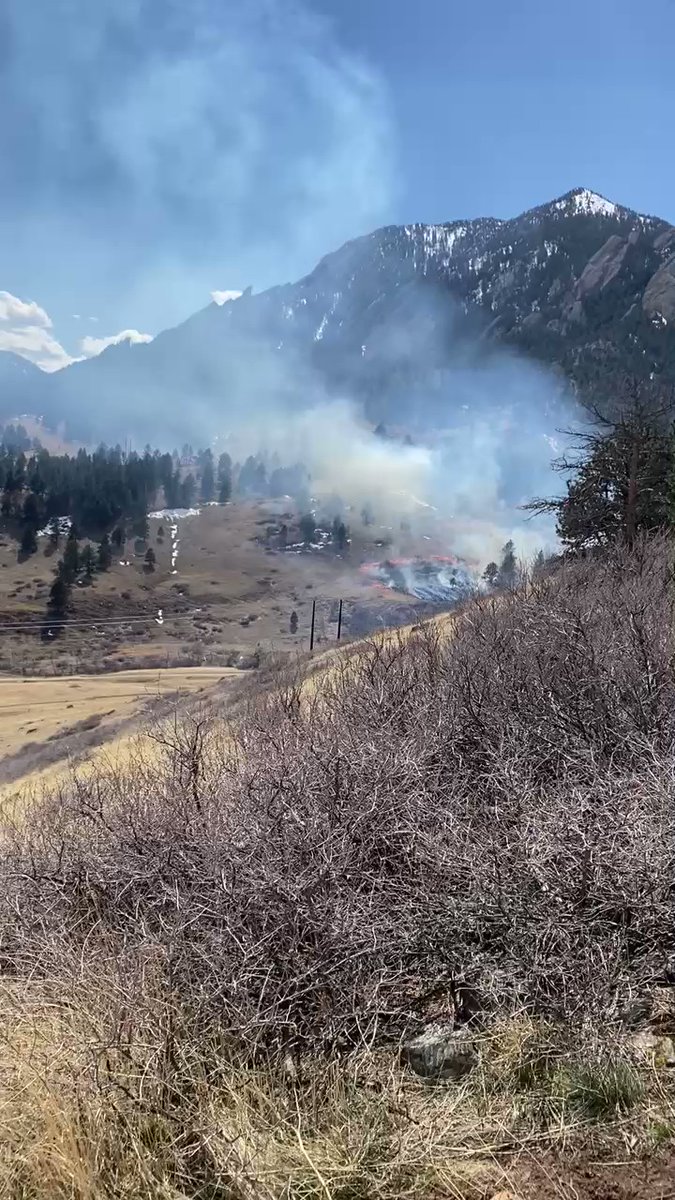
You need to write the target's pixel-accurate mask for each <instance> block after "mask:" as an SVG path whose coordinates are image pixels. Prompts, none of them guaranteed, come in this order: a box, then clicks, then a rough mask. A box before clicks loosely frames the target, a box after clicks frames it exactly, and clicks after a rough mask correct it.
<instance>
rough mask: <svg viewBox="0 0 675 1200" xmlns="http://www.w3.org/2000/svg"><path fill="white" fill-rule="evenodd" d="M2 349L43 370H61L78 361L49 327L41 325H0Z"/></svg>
mask: <svg viewBox="0 0 675 1200" xmlns="http://www.w3.org/2000/svg"><path fill="white" fill-rule="evenodd" d="M0 350H11V351H12V352H13V353H14V354H19V355H21V357H22V358H27V359H28V361H29V362H32V363H35V366H36V367H41V369H42V370H43V371H60V370H61V367H67V366H69V364H70V363H72V362H76V361H77V360H76V359H74V358H72V357H71V355H70V354H68V352H67V350H64V348H63V346H62V345H61V343H60V342H57V340H56V338H54V337H52V335H51V333H49V332H48V330H47V329H45V328H42V327H40V326H39V325H23V326H19V327H18V328H14V329H3V328H2V327H0Z"/></svg>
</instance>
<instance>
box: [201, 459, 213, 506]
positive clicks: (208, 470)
mask: <svg viewBox="0 0 675 1200" xmlns="http://www.w3.org/2000/svg"><path fill="white" fill-rule="evenodd" d="M214 491H215V472H214V470H213V454H212V453H211V451H210V450H205V451H204V456H203V460H202V474H201V480H200V498H201V499H202V500H203V501H204V503H205V504H207V503H208V502H209V501H210V500H213V494H214Z"/></svg>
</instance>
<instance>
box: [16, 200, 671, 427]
mask: <svg viewBox="0 0 675 1200" xmlns="http://www.w3.org/2000/svg"><path fill="white" fill-rule="evenodd" d="M504 349H507V350H508V351H509V352H516V353H518V354H522V355H524V356H525V357H527V358H530V359H534V360H536V361H539V362H541V363H545V364H547V365H549V366H551V367H554V368H555V369H556V370H557V371H558V372H560V373H561V374H562V375H564V376H565V377H567V378H568V379H569V380H570V381H571V382H572V384H573V386H574V387H575V388H577V389H579V390H581V391H583V390H596V391H597V390H600V391H602V390H603V389H607V388H610V389H611V387H612V379H613V378H614V377H615V376H618V375H622V374H626V373H629V374H634V375H636V376H638V377H639V376H642V377H645V378H647V377H649V376H654V375H657V376H663V377H664V379H666V380H668V381H669V382H675V227H673V226H672V225H670V224H669V223H668V222H667V221H665V220H663V219H661V218H659V217H654V216H649V215H645V214H641V213H637V212H635V211H634V210H632V209H630V208H627V207H625V206H623V205H620V204H616V203H615V202H613V201H610V200H607V199H606V198H605V197H603V196H601V195H600V194H599V193H597V192H594V191H592V190H591V189H588V188H573V189H572V190H571V191H569V192H567V193H565V194H564V195H563V196H560V197H557V198H555V199H554V200H552V201H550V202H548V203H547V204H542V205H538V206H536V207H535V208H532V209H529V210H528V211H527V212H525V213H522V214H520V215H519V216H517V217H514V218H510V219H500V218H495V217H479V218H475V219H472V220H457V221H452V222H447V223H442V224H424V223H412V224H407V225H388V226H384V227H382V228H380V229H377V230H374V231H372V232H370V233H367V234H364V235H362V236H361V237H359V238H356V239H354V240H352V241H350V242H347V243H345V244H344V245H343V246H341V247H340V248H339V249H337V250H333V251H331V252H329V253H328V254H326V255H325V256H324V257H323V258H322V259H321V260H320V261H319V262H318V263H317V265H316V267H315V268H314V269H313V270H312V271H310V272H309V274H307V275H305V276H304V277H303V278H302V279H300V280H298V281H297V282H295V283H285V284H279V285H277V286H275V287H273V288H270V289H267V290H266V291H264V292H259V293H253V292H252V291H251V289H249V290H248V291H247V292H245V293H244V294H243V295H242V296H240V297H239V298H237V299H233V300H229V301H228V302H227V303H225V304H223V305H220V306H219V305H217V304H215V303H212V304H210V305H207V306H206V307H205V308H204V309H202V310H200V311H199V312H197V313H195V314H193V315H192V316H191V317H189V318H188V319H187V320H186V321H184V322H183V323H181V324H180V325H178V326H175V327H174V328H173V329H170V330H165V331H163V332H162V333H160V334H158V335H157V337H156V338H155V339H154V341H153V342H150V343H148V344H146V345H138V346H133V347H131V346H128V345H120V346H111V347H110V348H108V349H107V350H106V351H104V353H103V354H102V355H100V356H99V357H98V358H96V359H90V360H87V361H85V362H81V363H75V364H73V365H72V366H70V367H68V368H65V369H64V370H63V371H60V372H58V373H56V374H53V375H51V376H49V377H46V380H45V381H41V386H40V387H39V388H37V390H38V391H40V392H41V393H42V396H41V400H42V408H41V411H43V412H44V414H45V416H46V418H47V419H48V420H51V421H54V420H55V419H57V420H64V419H65V421H66V423H67V425H68V426H69V428H71V429H72V430H73V431H76V430H77V427H78V426H79V429H80V431H81V432H83V433H84V434H87V433H88V434H89V435H90V436H92V435H93V436H111V435H114V428H113V423H114V420H115V418H114V417H113V416H112V414H114V413H117V414H119V418H120V422H121V424H122V425H125V423H126V424H127V425H128V423H129V422H132V423H134V428H136V429H138V428H139V423H140V425H143V424H148V425H149V426H151V425H152V421H153V420H154V418H155V417H156V416H157V415H158V414H159V413H161V412H163V413H164V414H165V415H166V414H168V413H174V414H176V413H177V414H179V415H180V414H181V413H182V414H186V412H187V410H190V412H191V413H192V416H193V417H194V416H196V415H198V416H199V419H200V420H203V421H208V420H211V421H212V423H213V424H215V425H221V426H222V425H223V424H227V423H228V422H230V423H231V422H234V421H237V420H238V419H239V418H240V417H241V414H242V412H244V413H249V412H250V411H251V407H252V406H253V407H254V408H255V409H256V410H259V411H260V412H264V411H265V409H266V407H267V406H268V405H275V404H278V403H282V404H285V405H286V404H290V405H291V406H296V407H297V406H300V407H302V406H303V403H305V402H307V403H310V402H311V400H312V397H313V396H315V395H316V394H317V393H325V394H326V395H328V396H333V395H338V394H343V395H344V394H347V395H349V396H350V397H352V398H354V399H356V400H357V401H358V402H360V403H362V404H363V405H364V406H365V408H366V411H367V412H368V413H369V415H372V416H373V417H376V418H377V419H387V418H388V417H391V414H392V412H393V411H394V410H395V409H396V407H397V405H399V403H400V402H401V397H402V396H405V395H408V396H409V395H410V394H411V389H412V391H414V393H415V395H416V396H417V397H418V399H419V402H420V404H422V406H423V405H424V393H425V389H426V388H427V387H428V386H429V383H430V380H431V379H432V377H434V378H436V377H437V376H438V373H439V372H440V373H441V374H442V372H443V371H444V370H446V369H448V368H449V367H450V366H451V365H452V363H453V362H454V361H457V359H458V358H459V359H461V360H462V361H466V359H467V355H468V356H469V357H471V358H472V359H473V360H474V361H480V360H482V359H485V358H486V357H489V356H490V355H492V354H494V353H495V352H496V351H497V350H504ZM94 401H96V403H97V407H99V406H102V407H103V409H104V410H106V411H105V412H104V414H103V417H99V418H96V417H95V414H94V412H93V404H94ZM143 412H145V413H146V414H147V416H148V418H150V420H149V421H147V422H144V421H143V420H142V418H140V417H139V414H142V413H143ZM111 418H112V419H111ZM167 419H168V418H167ZM172 420H173V424H174V426H175V424H176V421H175V419H174V418H172ZM121 432H122V430H120V431H118V436H119V435H120V433H121ZM139 432H140V430H139Z"/></svg>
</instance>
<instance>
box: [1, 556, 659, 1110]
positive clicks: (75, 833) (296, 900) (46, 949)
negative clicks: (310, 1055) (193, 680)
mask: <svg viewBox="0 0 675 1200" xmlns="http://www.w3.org/2000/svg"><path fill="white" fill-rule="evenodd" d="M671 597H672V592H671V588H670V559H669V549H668V546H667V544H666V543H665V542H663V541H656V542H649V543H647V542H644V543H641V544H640V545H639V546H638V547H636V549H635V550H634V551H633V552H631V553H630V554H629V553H628V552H626V551H624V550H618V551H617V552H616V554H615V555H614V556H613V557H612V558H608V559H607V560H605V561H603V562H601V563H594V564H588V563H583V562H582V563H580V564H578V565H576V566H574V567H573V568H565V569H564V570H562V571H560V572H558V573H557V574H556V575H555V576H554V577H551V578H547V579H544V580H541V581H539V582H537V583H536V584H533V585H532V586H531V587H530V588H529V589H528V590H526V591H525V592H524V593H521V594H518V595H509V596H506V597H504V599H503V600H500V601H494V602H492V601H487V602H485V601H484V602H482V603H476V604H475V605H473V606H469V607H468V608H467V609H466V610H465V611H464V613H463V615H462V616H461V617H459V618H458V620H457V623H456V628H455V633H454V636H452V637H450V638H447V637H443V636H441V633H440V631H439V630H438V628H437V627H435V626H424V627H422V628H420V629H419V630H418V631H417V632H414V633H412V634H411V635H410V636H409V637H404V636H403V635H402V634H401V635H396V634H394V635H391V636H390V637H388V638H386V639H379V640H375V641H373V642H372V644H370V645H366V646H365V647H360V648H358V649H354V650H353V651H352V653H351V654H349V655H346V656H344V657H336V658H335V659H334V660H329V661H328V662H327V664H326V667H325V670H324V671H323V673H320V674H318V675H317V676H316V677H315V678H314V679H313V680H310V681H309V683H307V684H305V686H304V687H303V686H301V682H300V680H299V679H298V678H296V677H294V676H293V675H292V674H291V675H289V676H288V677H285V678H284V677H282V678H281V679H279V680H278V685H277V686H276V688H274V689H273V690H272V691H271V692H270V693H269V694H267V695H258V696H257V697H254V700H253V702H252V703H251V704H250V705H249V708H248V712H247V714H246V716H245V718H244V719H243V720H242V722H241V724H240V725H239V726H238V727H237V729H236V730H235V729H234V728H233V727H231V726H228V725H226V724H225V723H224V722H223V721H222V720H219V719H218V717H217V715H216V714H214V713H213V712H210V713H207V712H200V711H199V710H195V711H194V712H193V713H191V714H190V715H189V716H188V717H187V719H186V720H184V721H183V722H180V723H178V722H177V723H176V724H175V726H174V728H173V729H172V730H171V731H170V733H169V734H167V733H166V732H164V733H163V734H162V735H161V738H160V739H159V740H158V742H157V749H158V755H155V756H153V757H152V758H147V759H145V760H144V759H142V758H139V760H138V761H137V762H135V763H133V764H132V767H131V769H130V770H129V771H128V772H127V773H111V774H109V775H107V776H105V775H99V776H97V777H95V778H92V777H85V778H82V779H81V780H79V781H76V783H75V784H74V785H73V786H70V787H68V788H64V789H62V790H61V791H60V792H59V793H58V794H56V795H54V796H53V797H52V798H51V800H50V801H49V802H48V803H42V804H40V805H36V806H34V807H33V808H32V809H30V810H29V811H28V812H27V813H26V812H25V813H22V822H21V827H20V828H18V829H17V830H15V831H14V832H12V831H11V830H8V831H7V836H6V837H5V839H4V843H3V846H2V863H1V867H2V894H3V898H2V901H0V903H1V905H2V908H1V910H0V911H1V915H2V955H3V959H4V961H5V963H6V964H8V967H10V968H11V970H12V971H14V972H16V973H18V974H19V975H24V974H31V975H32V976H36V975H37V976H53V977H61V978H63V977H64V975H65V976H67V977H68V978H69V979H70V980H71V984H72V986H74V983H73V982H72V981H77V979H78V978H81V977H83V973H86V972H87V971H89V970H90V969H91V967H90V965H88V964H91V963H92V962H93V963H95V964H96V969H97V970H100V971H103V970H105V971H106V972H107V973H108V975H109V976H110V978H113V976H114V975H115V972H117V977H118V979H119V984H118V992H119V994H118V1000H117V1001H116V1002H115V1004H113V1003H112V1000H111V1004H110V1009H109V1013H108V1015H107V1017H106V1019H107V1020H108V1021H109V1028H108V1029H107V1030H106V1033H105V1038H104V1040H106V1039H107V1044H109V1045H111V1046H115V1047H116V1048H117V1050H120V1048H121V1047H122V1046H124V1045H131V1044H132V1043H136V1042H138V1043H139V1044H143V1045H144V1046H147V1045H152V1046H154V1047H155V1049H154V1051H153V1053H154V1054H155V1055H156V1057H157V1061H158V1062H161V1063H162V1064H163V1065H162V1071H161V1072H160V1075H161V1078H162V1079H163V1080H164V1081H165V1082H164V1084H163V1085H162V1086H166V1088H168V1089H170V1088H171V1087H175V1086H177V1084H176V1079H177V1078H178V1077H180V1078H182V1077H183V1075H184V1074H185V1071H187V1066H186V1062H187V1059H189V1058H190V1057H191V1056H194V1054H196V1053H197V1054H199V1055H200V1056H201V1061H202V1063H203V1069H204V1070H205V1071H207V1073H208V1070H209V1069H210V1067H209V1064H210V1063H211V1064H217V1063H218V1064H222V1063H223V1061H224V1059H226V1058H227V1057H228V1056H230V1057H234V1058H236V1059H237V1060H240V1059H241V1058H242V1056H243V1057H244V1058H247V1057H248V1058H257V1057H259V1056H260V1054H264V1055H268V1054H273V1055H277V1054H281V1055H289V1054H290V1055H291V1056H293V1055H294V1054H295V1052H296V1051H298V1052H299V1051H301V1050H306V1049H310V1048H314V1049H316V1048H324V1049H326V1050H330V1051H331V1052H336V1051H348V1050H352V1049H353V1048H356V1047H363V1048H368V1047H372V1046H374V1045H376V1044H378V1043H381V1042H382V1041H386V1040H396V1039H397V1038H399V1037H400V1036H401V1034H402V1033H403V1031H404V1030H406V1029H408V1028H410V1027H411V1026H414V1024H415V1023H416V1022H417V1021H420V1020H424V1019H426V1018H428V1017H429V1016H433V1015H434V1014H437V1013H439V1012H440V1013H445V1014H446V1015H447V1013H448V1012H452V1011H453V1009H455V1008H456V999H457V995H458V989H459V987H460V985H462V984H467V983H468V984H470V985H471V986H472V987H474V988H476V989H477V990H478V991H479V992H481V993H482V995H483V997H484V1004H485V1006H486V1007H490V1006H491V1007H493V1008H494V1009H495V1010H497V1011H499V1010H502V1011H520V1012H523V1011H524V1012H527V1013H531V1014H535V1015H536V1014H541V1015H544V1016H546V1017H547V1018H550V1019H564V1020H567V1021H573V1022H575V1023H576V1024H577V1026H579V1027H580V1026H581V1025H583V1024H584V1023H585V1022H588V1021H589V1020H592V1021H594V1022H596V1023H597V1022H602V1023H605V1024H607V1023H608V1022H610V1023H611V1022H612V1021H614V1020H617V1021H618V1014H619V1011H620V1009H621V1007H622V1006H623V1005H624V1004H625V1002H626V1000H628V999H630V997H631V996H632V995H633V994H634V993H635V992H636V991H639V990H641V989H644V988H649V987H651V986H652V985H654V984H656V983H657V982H659V981H661V982H663V981H667V979H668V978H669V976H668V971H669V969H670V968H669V966H668V963H669V958H670V956H671V955H672V953H673V949H674V945H673V929H674V928H675V923H674V920H673V918H674V917H675V912H674V908H675V902H674V893H673V886H672V879H673V866H674V863H675V805H674V803H673V801H674V799H675V774H674V760H673V722H674V721H675V695H674V694H673V692H674V683H673V669H672V668H673V662H672V646H671V632H670V631H671V629H672V617H673V614H672V598H671ZM310 684H311V686H310ZM114 990H115V989H113V988H112V986H111V990H110V994H111V996H112V995H113V992H114ZM125 1039H126V1042H125ZM195 1047H198V1049H195ZM190 1069H191V1068H190ZM213 1069H214V1070H215V1069H216V1068H215V1066H214V1067H213ZM188 1074H189V1071H188Z"/></svg>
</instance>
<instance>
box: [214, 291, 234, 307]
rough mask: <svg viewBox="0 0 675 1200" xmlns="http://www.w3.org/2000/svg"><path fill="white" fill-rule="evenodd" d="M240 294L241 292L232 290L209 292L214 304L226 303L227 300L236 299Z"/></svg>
mask: <svg viewBox="0 0 675 1200" xmlns="http://www.w3.org/2000/svg"><path fill="white" fill-rule="evenodd" d="M240 296H241V292H234V291H229V292H217V291H216V292H211V299H212V300H213V302H214V304H227V301H228V300H238V299H239V297H240Z"/></svg>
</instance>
